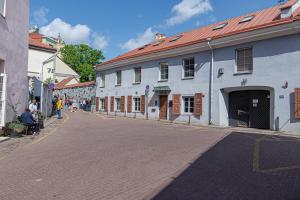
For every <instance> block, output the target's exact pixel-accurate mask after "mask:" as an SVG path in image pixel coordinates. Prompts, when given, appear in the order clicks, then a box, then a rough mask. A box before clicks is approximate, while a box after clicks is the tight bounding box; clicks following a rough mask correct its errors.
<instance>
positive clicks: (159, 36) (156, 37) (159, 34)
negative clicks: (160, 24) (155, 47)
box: [155, 33, 166, 41]
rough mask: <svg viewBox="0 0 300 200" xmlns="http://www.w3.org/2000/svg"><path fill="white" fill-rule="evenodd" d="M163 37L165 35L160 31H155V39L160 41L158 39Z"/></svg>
mask: <svg viewBox="0 0 300 200" xmlns="http://www.w3.org/2000/svg"><path fill="white" fill-rule="evenodd" d="M165 38H166V35H165V34H162V33H156V35H155V39H156V41H160V40H162V39H165Z"/></svg>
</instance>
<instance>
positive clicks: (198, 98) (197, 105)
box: [194, 93, 203, 116]
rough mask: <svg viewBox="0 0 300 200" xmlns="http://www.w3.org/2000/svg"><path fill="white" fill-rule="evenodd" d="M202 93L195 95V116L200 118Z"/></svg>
mask: <svg viewBox="0 0 300 200" xmlns="http://www.w3.org/2000/svg"><path fill="white" fill-rule="evenodd" d="M202 98H203V94H202V93H197V94H195V113H194V114H195V115H198V116H201V115H202Z"/></svg>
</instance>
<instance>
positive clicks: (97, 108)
mask: <svg viewBox="0 0 300 200" xmlns="http://www.w3.org/2000/svg"><path fill="white" fill-rule="evenodd" d="M96 111H97V112H98V111H99V97H96Z"/></svg>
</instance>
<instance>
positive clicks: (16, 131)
mask: <svg viewBox="0 0 300 200" xmlns="http://www.w3.org/2000/svg"><path fill="white" fill-rule="evenodd" d="M24 129H25V126H24V125H23V124H22V123H21V122H20V121H18V120H17V121H14V122H10V123H8V130H9V131H10V136H11V137H19V136H20V135H21V133H22V132H23V131H24Z"/></svg>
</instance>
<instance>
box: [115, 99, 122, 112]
mask: <svg viewBox="0 0 300 200" xmlns="http://www.w3.org/2000/svg"><path fill="white" fill-rule="evenodd" d="M120 110H121V99H120V98H116V111H120Z"/></svg>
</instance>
